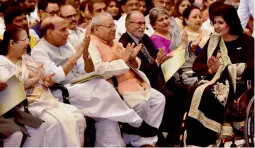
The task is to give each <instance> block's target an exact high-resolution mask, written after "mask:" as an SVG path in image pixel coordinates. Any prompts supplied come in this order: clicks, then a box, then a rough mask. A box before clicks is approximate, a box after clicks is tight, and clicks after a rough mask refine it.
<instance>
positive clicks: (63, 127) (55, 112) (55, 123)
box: [0, 56, 86, 147]
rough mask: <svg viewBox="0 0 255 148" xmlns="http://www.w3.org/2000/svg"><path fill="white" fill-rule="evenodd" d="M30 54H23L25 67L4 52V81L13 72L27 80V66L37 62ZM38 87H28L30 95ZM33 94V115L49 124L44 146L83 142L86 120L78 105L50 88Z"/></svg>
mask: <svg viewBox="0 0 255 148" xmlns="http://www.w3.org/2000/svg"><path fill="white" fill-rule="evenodd" d="M27 57H28V56H27ZM27 57H25V56H24V57H23V60H22V68H21V67H20V66H18V65H15V64H14V63H12V62H11V61H10V60H8V59H7V58H6V57H4V56H0V71H1V76H0V78H1V81H5V80H7V79H8V78H10V77H11V76H13V75H16V76H17V77H18V78H19V79H20V80H21V81H26V79H27V78H28V74H29V71H28V69H27V66H29V67H33V66H37V65H36V64H34V63H35V62H34V61H32V62H26V61H27V60H24V59H25V58H27ZM31 59H32V58H31ZM21 73H22V75H21ZM36 85H38V83H37V84H36ZM37 88H38V86H35V87H31V88H30V89H28V90H27V91H26V93H27V97H29V94H33V95H35V90H36V89H37ZM31 92H33V93H31ZM33 98H34V99H35V101H34V102H32V103H30V104H29V106H28V109H29V111H30V112H31V114H32V115H33V116H35V117H38V118H40V119H42V120H44V121H45V123H46V126H47V130H46V132H45V134H44V139H43V143H42V145H41V146H45V147H49V146H60V147H62V146H63V147H65V146H72V147H76V146H82V145H83V143H84V130H85V127H86V122H85V118H84V117H83V114H82V113H81V112H80V111H79V110H78V109H77V108H75V107H74V106H71V105H67V104H63V103H60V102H58V100H57V99H55V98H54V97H53V96H52V94H51V92H50V90H49V89H48V90H47V89H45V90H44V91H40V94H38V95H36V96H34V97H33Z"/></svg>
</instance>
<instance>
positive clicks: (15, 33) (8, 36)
mask: <svg viewBox="0 0 255 148" xmlns="http://www.w3.org/2000/svg"><path fill="white" fill-rule="evenodd" d="M22 30H24V29H23V28H17V27H9V28H7V29H6V30H5V32H4V36H3V40H2V41H1V43H0V55H7V53H8V50H9V49H8V48H9V44H10V41H11V40H13V41H14V42H16V41H18V40H19V33H20V32H21V31H22ZM24 31H25V30H24Z"/></svg>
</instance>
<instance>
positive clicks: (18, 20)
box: [2, 6, 37, 53]
mask: <svg viewBox="0 0 255 148" xmlns="http://www.w3.org/2000/svg"><path fill="white" fill-rule="evenodd" d="M4 16H5V17H4V22H5V26H6V28H8V27H20V28H23V29H25V30H26V31H27V32H28V24H27V18H26V16H25V14H24V13H23V12H22V11H21V10H20V8H19V7H16V6H14V7H9V8H8V9H7V10H6V11H5V13H4ZM2 37H3V36H2ZM29 42H30V46H28V49H27V51H28V53H29V52H30V51H31V48H33V47H34V46H35V45H36V44H37V41H36V39H35V37H34V36H33V35H32V34H29Z"/></svg>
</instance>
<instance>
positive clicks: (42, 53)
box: [31, 38, 85, 84]
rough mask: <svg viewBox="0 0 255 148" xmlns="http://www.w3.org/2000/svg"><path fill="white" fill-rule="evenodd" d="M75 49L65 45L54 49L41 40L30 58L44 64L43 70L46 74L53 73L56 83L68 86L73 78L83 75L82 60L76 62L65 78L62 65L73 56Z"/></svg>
mask: <svg viewBox="0 0 255 148" xmlns="http://www.w3.org/2000/svg"><path fill="white" fill-rule="evenodd" d="M75 52H76V51H75V49H74V48H73V47H72V45H71V44H69V43H67V44H65V45H63V46H61V47H56V46H53V45H51V44H50V43H49V42H47V41H46V40H45V39H44V38H42V39H41V40H40V41H39V43H38V44H37V45H36V46H35V47H34V48H33V50H32V52H31V56H32V57H33V58H34V59H36V60H38V61H40V62H42V63H43V64H44V70H45V72H46V73H47V74H52V73H55V76H54V80H55V81H56V82H57V83H62V84H68V83H70V82H71V81H72V80H73V79H74V78H76V77H79V76H81V75H83V74H85V71H84V61H83V59H82V58H80V59H78V60H77V61H76V63H75V64H76V65H75V66H74V67H73V69H72V70H71V71H70V72H69V73H68V74H67V75H66V76H65V72H64V70H63V68H62V65H63V64H65V63H66V62H67V61H68V59H69V58H70V57H72V56H73V55H74V54H75Z"/></svg>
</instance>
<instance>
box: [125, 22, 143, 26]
mask: <svg viewBox="0 0 255 148" xmlns="http://www.w3.org/2000/svg"><path fill="white" fill-rule="evenodd" d="M129 23H135V24H137V25H139V26H142V25H144V26H145V24H146V22H131V21H129Z"/></svg>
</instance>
